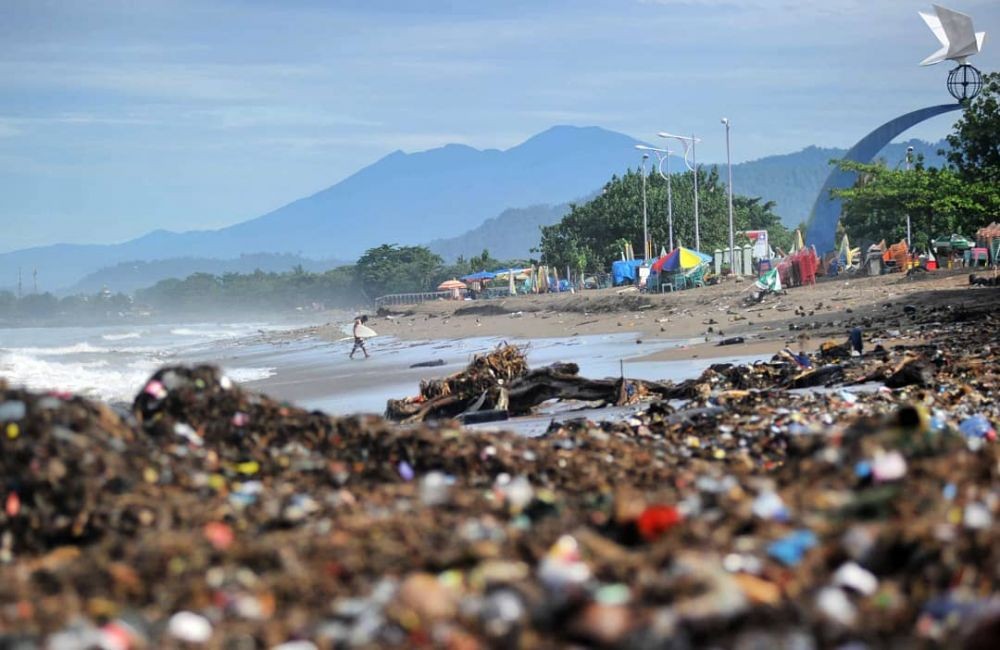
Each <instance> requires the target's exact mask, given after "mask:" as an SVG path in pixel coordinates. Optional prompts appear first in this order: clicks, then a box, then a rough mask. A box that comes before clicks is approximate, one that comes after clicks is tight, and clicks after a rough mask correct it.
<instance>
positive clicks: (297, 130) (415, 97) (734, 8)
mask: <svg viewBox="0 0 1000 650" xmlns="http://www.w3.org/2000/svg"><path fill="white" fill-rule="evenodd" d="M949 6H950V7H952V8H954V9H958V10H961V11H966V12H967V13H970V14H971V15H972V16H973V18H974V20H975V23H976V28H977V29H978V30H986V31H987V32H990V36H992V37H993V38H994V39H995V38H1000V2H996V0H961V1H959V0H956V1H955V2H952V3H950V4H949ZM929 9H930V2H925V1H913V0H825V1H817V0H606V1H598V0H552V1H545V0H530V1H529V0H505V1H503V2H499V1H498V2H488V1H487V0H470V1H464V0H453V1H450V2H449V1H444V0H413V1H404V0H399V1H397V2H390V1H389V0H328V1H320V0H260V1H256V2H251V1H248V0H245V1H239V2H237V1H236V0H139V1H132V0H91V1H87V2H84V1H76V0H64V1H54V0H5V1H4V2H3V3H2V4H0V87H2V89H3V90H2V92H0V217H2V219H3V223H4V224H5V225H6V227H5V228H4V229H3V235H2V236H0V251H5V250H12V249H15V248H21V247H24V246H28V245H36V244H45V243H53V242H57V241H71V242H114V241H122V240H124V239H128V238H130V237H133V236H136V235H139V234H142V233H144V232H147V231H149V230H151V229H153V228H167V229H171V230H186V229H192V228H214V227H220V226H224V225H228V224H230V223H235V222H238V221H242V220H244V219H248V218H252V217H255V216H258V215H260V214H262V213H264V212H266V211H268V210H270V209H273V208H276V207H278V206H280V205H283V204H284V203H287V202H289V201H291V200H294V199H296V198H299V197H301V196H304V195H307V194H310V193H313V192H315V191H317V190H319V189H322V188H324V187H326V186H329V185H331V184H333V183H334V182H336V181H338V180H340V179H342V178H343V177H345V176H347V175H349V174H350V173H352V172H354V171H355V170H357V169H358V168H360V167H362V166H364V165H366V164H369V163H371V162H373V161H374V160H376V159H378V158H379V157H381V156H383V155H385V154H387V153H389V152H391V151H393V150H396V149H403V150H405V151H417V150H422V149H426V148H431V147H435V146H440V145H443V144H446V143H449V142H460V143H465V144H469V145H472V146H476V147H480V148H487V147H497V148H507V147H510V146H513V145H515V144H517V143H518V142H520V141H522V140H524V139H525V138H527V137H530V136H531V135H533V134H534V133H537V132H539V131H542V130H544V129H545V128H547V127H549V126H552V125H554V124H576V125H598V126H603V127H606V128H609V129H614V130H618V131H622V132H625V133H628V134H630V135H633V136H636V137H639V138H649V139H653V134H655V133H656V132H657V131H659V130H673V131H678V132H683V133H691V132H694V133H697V134H699V135H700V136H701V137H703V138H704V140H705V142H704V143H703V145H701V146H700V149H699V158H700V159H702V160H707V161H718V160H724V158H725V149H724V146H725V145H724V132H723V130H722V126H721V125H720V123H719V118H720V117H722V116H728V117H729V118H730V119H731V121H732V123H733V155H734V159H736V160H748V159H754V158H759V157H761V156H765V155H769V154H774V153H785V152H789V151H794V150H797V149H799V148H802V147H803V146H806V145H809V144H818V145H823V146H849V145H850V144H852V143H853V142H854V141H855V140H857V139H858V138H859V137H861V136H862V135H864V134H865V133H867V131H869V130H870V129H871V128H873V127H875V126H877V125H878V124H880V123H881V122H883V121H885V120H886V119H889V118H891V117H893V116H895V115H897V114H899V113H902V112H906V111H909V110H913V109H916V108H920V107H923V106H927V105H932V104H937V103H943V102H945V101H948V100H949V97H948V96H947V94H946V93H945V90H944V79H945V77H946V75H947V71H948V67H949V66H948V64H941V65H938V66H934V67H929V68H920V67H918V65H917V64H918V62H919V61H920V60H921V59H923V58H924V57H925V56H927V55H928V54H930V53H931V52H932V51H934V50H935V49H936V47H937V44H936V41H935V40H934V38H933V36H932V35H931V33H930V31H929V30H928V29H927V28H926V27H925V26H924V24H923V22H922V21H921V20H920V18H919V16H917V11H918V10H929ZM973 62H974V63H975V64H976V65H977V66H978V67H979V68H981V69H983V70H997V69H1000V65H998V63H1000V43H992V42H990V41H989V40H988V41H987V44H986V47H985V50H984V52H983V54H981V55H979V56H978V57H976V58H975V60H974V61H973ZM953 121H954V117H953V116H952V117H943V118H938V119H937V120H935V121H932V122H929V123H927V125H925V126H923V127H921V128H920V129H919V130H915V131H914V132H911V133H907V136H910V135H914V136H917V137H923V138H925V139H937V138H939V137H942V136H943V135H944V134H945V133H947V132H948V130H949V129H950V126H951V124H952V122H953ZM568 162H569V161H568Z"/></svg>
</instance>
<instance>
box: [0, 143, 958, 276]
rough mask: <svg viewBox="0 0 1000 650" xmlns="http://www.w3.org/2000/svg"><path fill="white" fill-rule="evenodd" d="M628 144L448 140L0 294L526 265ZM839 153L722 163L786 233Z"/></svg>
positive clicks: (19, 263) (624, 157)
mask: <svg viewBox="0 0 1000 650" xmlns="http://www.w3.org/2000/svg"><path fill="white" fill-rule="evenodd" d="M638 143H639V141H638V140H636V139H635V138H633V137H631V136H628V135H625V134H622V133H617V132H614V131H609V130H606V129H602V128H599V127H572V126H556V127H552V128H550V129H548V130H546V131H544V132H542V133H539V134H538V135H535V136H533V137H532V138H529V139H528V140H526V141H524V142H523V143H521V144H519V145H517V146H515V147H512V148H510V149H507V150H503V151H501V150H497V149H487V150H478V149H474V148H472V147H468V146H464V145H454V144H452V145H446V146H444V147H440V148H437V149H431V150H428V151H423V152H417V153H409V154H408V153H404V152H402V151H396V152H394V153H391V154H389V155H387V156H385V157H384V158H382V159H380V160H378V161H376V162H375V163H373V164H371V165H369V166H367V167H364V168H363V169H361V170H359V171H358V172H356V173H355V174H353V175H351V176H349V177H347V178H346V179H344V180H342V181H340V182H339V183H336V184H334V185H332V186H330V187H328V188H326V189H324V190H322V191H320V192H317V193H316V194H313V195H312V196H309V197H305V198H302V199H299V200H297V201H294V202H292V203H289V204H288V205H286V206H284V207H281V208H279V209H277V210H274V211H273V212H269V213H267V214H264V215H262V216H260V217H257V218H255V219H250V220H248V221H244V222H241V223H237V224H235V225H232V226H229V227H226V228H221V229H218V230H200V231H197V230H196V231H188V232H170V231H166V230H156V231H153V232H150V233H148V234H146V235H144V236H142V237H139V238H137V239H133V240H130V241H127V242H124V243H120V244H108V245H100V244H83V245H81V244H55V245H51V246H41V247H35V248H29V249H24V250H19V251H13V252H9V253H5V254H0V288H14V287H16V282H17V277H18V271H19V269H20V270H22V271H23V272H24V274H25V277H30V276H31V273H32V271H33V270H35V269H37V270H38V279H39V287H40V289H41V290H52V291H56V292H67V291H75V290H79V291H91V290H93V289H94V287H95V286H96V285H97V284H98V283H100V284H101V285H102V286H104V285H106V286H108V288H110V289H112V290H126V291H130V290H132V289H134V288H137V286H136V284H137V283H138V282H139V281H140V280H141V281H142V282H145V283H150V284H151V283H153V282H156V281H157V280H159V279H163V278H166V277H177V276H184V275H187V274H188V273H192V272H197V271H206V272H223V271H229V270H234V271H249V270H252V269H251V268H246V267H247V265H248V264H259V265H260V268H262V269H264V270H279V269H280V268H281V266H280V265H281V264H285V263H288V267H289V268H290V267H291V266H292V265H294V264H300V263H301V264H303V266H305V267H308V268H310V269H316V268H322V267H324V266H327V267H328V266H330V265H334V264H336V263H343V262H336V260H340V261H345V262H346V261H350V260H354V259H357V257H358V256H359V255H360V254H361V253H363V252H364V251H365V250H366V249H368V248H371V247H373V246H377V245H379V244H383V243H396V244H404V245H414V244H428V245H429V246H430V248H431V249H432V250H434V251H435V252H438V253H439V254H441V255H442V257H445V258H446V259H448V260H451V259H454V258H456V257H458V256H459V255H465V256H466V257H468V256H470V255H474V254H478V253H480V252H481V251H482V250H483V249H484V248H488V249H489V250H490V252H491V254H493V256H494V257H499V258H523V257H528V256H529V255H530V252H529V251H530V248H531V247H533V246H535V245H537V243H538V228H539V226H540V225H548V224H551V223H555V222H556V221H558V220H559V219H560V218H561V217H562V215H563V214H565V213H566V212H567V211H568V209H569V204H568V202H570V201H578V202H579V201H582V200H586V197H589V196H592V195H593V194H594V193H595V191H597V190H598V189H599V188H600V187H601V186H602V185H603V184H604V183H605V182H607V181H608V179H610V177H611V176H612V175H613V174H621V173H623V172H624V171H625V170H626V169H628V168H629V167H630V166H635V165H636V163H637V154H636V151H635V149H634V145H635V144H638ZM907 144H910V143H901V144H893V145H890V147H887V148H886V150H885V151H884V152H883V155H884V157H885V158H886V159H887V160H889V161H892V160H896V159H899V160H901V159H902V156H903V152H904V151H905V147H906V145H907ZM912 144H913V146H915V147H916V150H917V153H923V154H924V155H925V156H926V157H927V163H928V164H931V165H933V164H935V163H936V162H939V159H938V158H937V157H936V153H935V152H936V149H937V148H938V147H939V146H941V145H940V144H936V145H934V144H928V143H923V142H919V141H916V142H914V143H912ZM843 153H844V150H841V149H820V148H817V147H808V148H806V149H804V150H802V151H799V152H796V153H793V154H787V155H782V156H770V157H767V158H762V159H760V160H756V161H751V162H744V163H740V164H739V165H734V166H733V183H734V190H735V191H736V192H738V193H742V194H750V195H754V196H761V197H763V198H765V199H767V200H773V201H776V203H777V208H776V212H777V213H778V214H780V215H781V216H782V218H783V220H784V221H785V223H786V224H789V225H797V224H798V223H799V222H801V221H803V220H804V219H805V218H806V217H807V216H808V214H809V210H810V209H811V207H812V202H813V200H814V199H815V196H816V192H818V190H819V187H820V186H821V185H822V182H823V180H824V179H825V177H826V174H827V173H828V171H829V165H828V161H829V160H830V159H832V158H837V157H839V156H841V155H843ZM678 166H679V165H678ZM255 255H257V256H258V257H254V256H255ZM318 260H326V262H322V263H321V262H318ZM139 262H141V264H139ZM254 268H256V267H254ZM220 269H221V271H220Z"/></svg>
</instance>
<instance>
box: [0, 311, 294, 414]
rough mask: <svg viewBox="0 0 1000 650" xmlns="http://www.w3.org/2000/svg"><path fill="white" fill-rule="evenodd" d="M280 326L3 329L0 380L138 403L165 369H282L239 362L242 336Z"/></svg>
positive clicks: (244, 378) (248, 374)
mask: <svg viewBox="0 0 1000 650" xmlns="http://www.w3.org/2000/svg"><path fill="white" fill-rule="evenodd" d="M274 329H278V328H276V327H274V326H272V325H269V324H266V323H239V324H232V323H195V324H185V325H143V326H136V327H122V326H116V327H58V328H56V327H53V328H14V329H0V377H3V378H4V379H6V380H7V381H8V382H9V383H10V384H11V385H13V386H23V387H26V388H29V389H32V390H37V391H50V390H51V391H57V392H73V393H78V394H81V395H86V396H88V397H93V398H97V399H103V400H108V401H131V400H132V398H133V397H135V394H136V393H137V392H138V391H139V389H140V388H142V385H143V383H144V382H145V381H146V379H148V378H149V376H150V375H151V374H153V373H154V372H155V371H156V370H157V369H158V368H159V367H161V366H164V365H169V364H172V363H199V362H206V363H214V364H218V365H220V366H222V368H223V369H224V370H225V372H226V373H227V374H228V375H229V376H230V378H232V379H233V380H234V381H239V382H249V381H257V380H261V379H266V378H267V377H270V376H271V375H272V374H274V372H275V369H274V368H273V367H270V366H265V365H247V364H243V363H241V361H240V360H239V359H233V358H232V357H233V356H234V350H235V349H236V348H238V346H239V345H240V341H241V340H246V339H247V338H248V337H251V336H253V335H256V334H258V333H259V332H261V331H267V330H274Z"/></svg>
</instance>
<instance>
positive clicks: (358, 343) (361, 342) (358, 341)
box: [350, 315, 368, 359]
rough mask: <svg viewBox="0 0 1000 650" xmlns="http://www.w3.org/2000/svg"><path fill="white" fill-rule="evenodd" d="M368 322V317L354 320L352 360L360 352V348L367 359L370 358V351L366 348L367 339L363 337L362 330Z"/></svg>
mask: <svg viewBox="0 0 1000 650" xmlns="http://www.w3.org/2000/svg"><path fill="white" fill-rule="evenodd" d="M367 322H368V317H367V316H364V315H362V316H358V317H357V318H355V319H354V347H353V348H351V354H350V358H351V359H353V358H354V353H355V352H357V351H358V348H360V349H361V351H362V352H364V353H365V359H367V358H368V350H367V348H365V338H364V337H363V336H361V332H360V329H361V328H362V327H364V325H365V323H367Z"/></svg>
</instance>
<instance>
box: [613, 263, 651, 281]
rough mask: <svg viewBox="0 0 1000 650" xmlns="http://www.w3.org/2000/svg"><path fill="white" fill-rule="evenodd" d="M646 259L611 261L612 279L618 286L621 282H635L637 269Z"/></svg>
mask: <svg viewBox="0 0 1000 650" xmlns="http://www.w3.org/2000/svg"><path fill="white" fill-rule="evenodd" d="M644 261H645V260H616V261H614V262H612V263H611V279H612V281H613V282H614V285H615V286H616V287H617V286H618V285H620V284H625V283H626V281H627V282H629V283H632V282H635V278H636V275H637V273H638V272H637V271H636V269H637V268H639V267H640V266H642V265H643V262H644Z"/></svg>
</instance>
